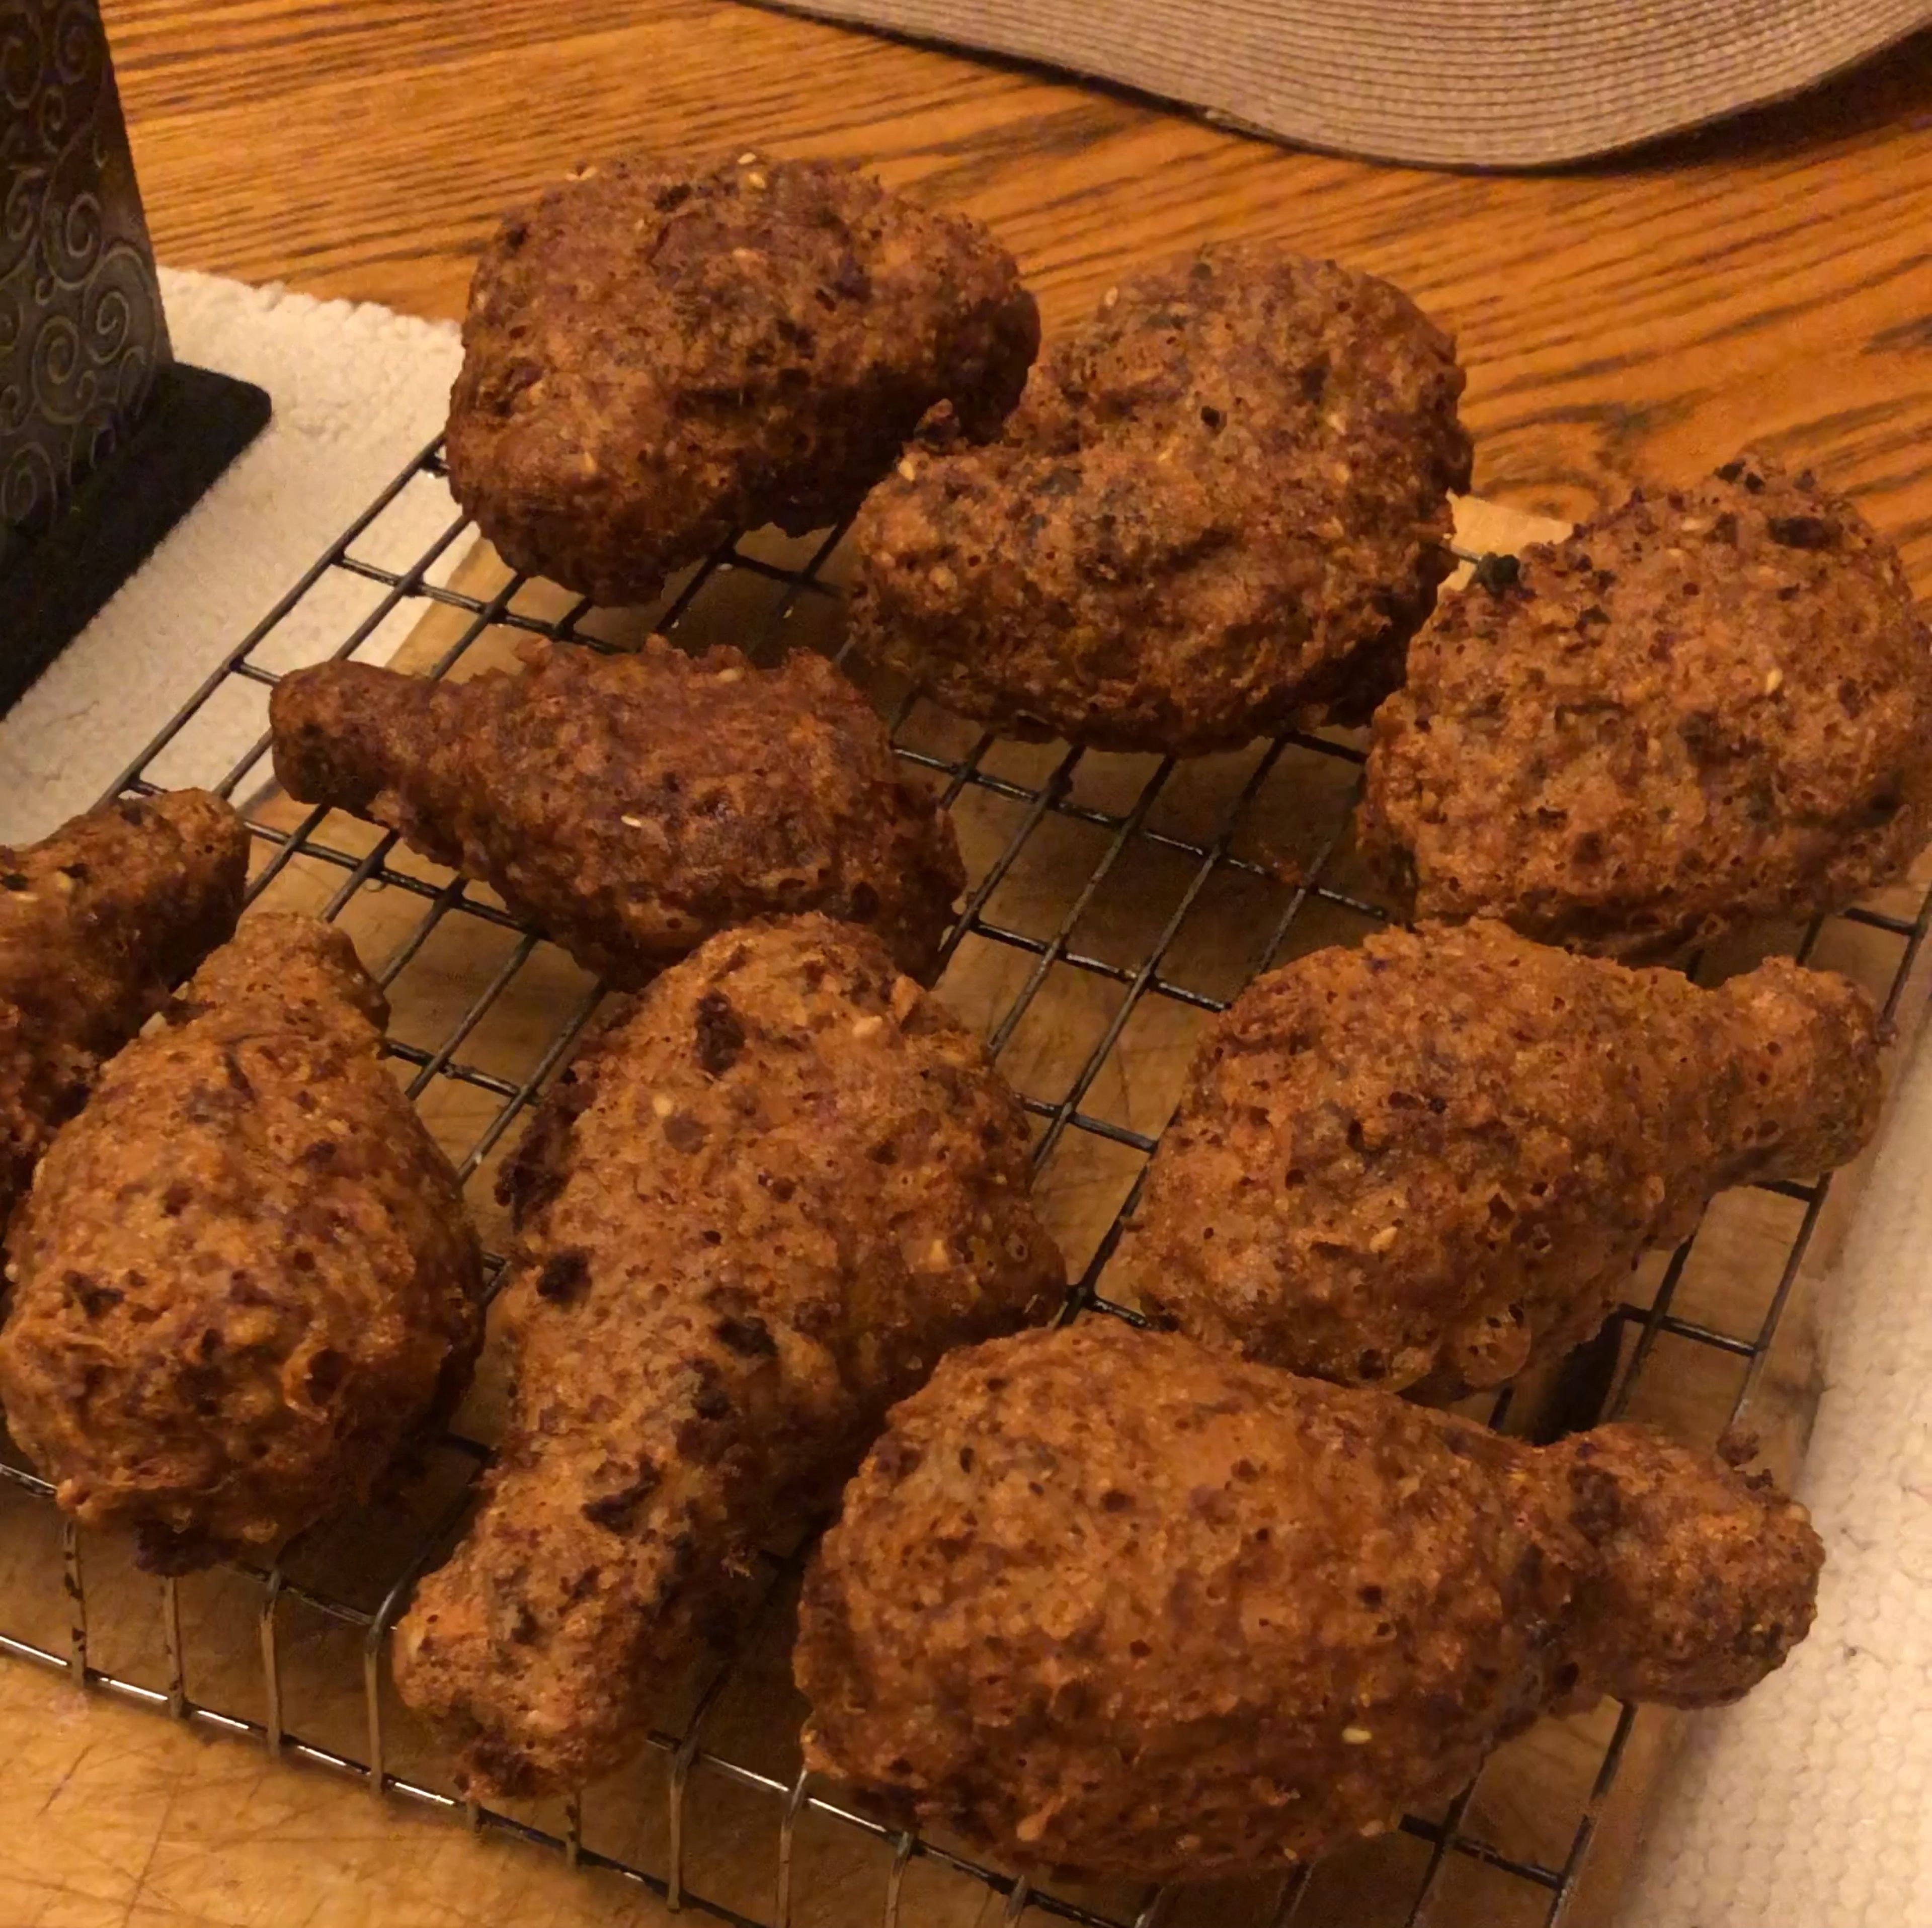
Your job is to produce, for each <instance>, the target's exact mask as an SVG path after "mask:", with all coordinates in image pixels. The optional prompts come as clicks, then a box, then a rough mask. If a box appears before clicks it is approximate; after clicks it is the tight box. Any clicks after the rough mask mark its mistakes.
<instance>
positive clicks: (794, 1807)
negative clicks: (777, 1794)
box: [772, 1768, 811, 1928]
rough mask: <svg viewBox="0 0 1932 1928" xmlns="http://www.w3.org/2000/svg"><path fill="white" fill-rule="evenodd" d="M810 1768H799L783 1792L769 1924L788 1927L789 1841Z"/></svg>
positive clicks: (802, 1805) (801, 1808) (802, 1808)
mask: <svg viewBox="0 0 1932 1928" xmlns="http://www.w3.org/2000/svg"><path fill="white" fill-rule="evenodd" d="M810 1784H811V1769H810V1768H799V1771H798V1779H797V1780H795V1781H793V1783H792V1784H791V1792H790V1793H789V1794H787V1795H786V1796H785V1804H784V1819H783V1820H781V1822H779V1823H778V1892H777V1894H775V1896H774V1897H772V1928H791V1870H792V1844H793V1840H794V1839H795V1837H796V1835H797V1833H798V1817H799V1816H800V1815H801V1814H802V1813H804V1811H805V1795H806V1791H807V1789H808V1787H809V1786H810Z"/></svg>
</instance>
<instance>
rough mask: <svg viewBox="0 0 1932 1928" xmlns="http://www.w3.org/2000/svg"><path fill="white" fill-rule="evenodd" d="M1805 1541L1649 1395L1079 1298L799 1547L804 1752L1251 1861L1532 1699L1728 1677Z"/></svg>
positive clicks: (890, 1814)
mask: <svg viewBox="0 0 1932 1928" xmlns="http://www.w3.org/2000/svg"><path fill="white" fill-rule="evenodd" d="M1822 1562H1823V1549H1822V1547H1821V1546H1820V1544H1819V1541H1818V1538H1817V1534H1814V1532H1813V1531H1811V1526H1810V1525H1809V1524H1808V1519H1807V1516H1806V1514H1805V1509H1804V1508H1803V1507H1800V1506H1798V1505H1796V1504H1793V1502H1791V1501H1789V1500H1787V1499H1786V1498H1784V1495H1781V1494H1780V1493H1778V1492H1775V1491H1774V1490H1772V1489H1771V1487H1770V1486H1769V1481H1768V1480H1764V1479H1763V1478H1757V1479H1746V1478H1745V1477H1742V1476H1741V1475H1739V1474H1737V1473H1736V1472H1734V1471H1731V1470H1730V1468H1728V1467H1727V1466H1725V1465H1722V1464H1721V1463H1720V1462H1718V1461H1716V1460H1714V1459H1709V1458H1707V1457H1706V1456H1704V1455H1702V1454H1700V1453H1692V1452H1689V1451H1687V1450H1685V1449H1684V1448H1683V1447H1679V1446H1677V1445H1675V1444H1672V1443H1671V1442H1670V1441H1667V1440H1666V1439H1664V1438H1662V1437H1661V1436H1660V1435H1655V1434H1653V1433H1652V1432H1648V1431H1646V1430H1645V1429H1642V1428H1640V1427H1636V1426H1604V1427H1602V1428H1601V1429H1598V1430H1597V1431H1595V1432H1588V1433H1582V1434H1577V1435H1573V1436H1571V1438H1568V1439H1567V1440H1565V1441H1562V1442H1561V1443H1559V1444H1557V1445H1555V1446H1552V1447H1544V1448H1543V1449H1541V1450H1538V1449H1537V1448H1535V1447H1529V1446H1526V1445H1525V1444H1522V1443H1521V1442H1520V1441H1514V1440H1508V1439H1505V1438H1500V1437H1499V1436H1498V1435H1495V1434H1493V1433H1490V1432H1485V1431H1484V1429H1481V1427H1479V1426H1475V1425H1473V1424H1472V1423H1470V1422H1469V1421H1467V1420H1460V1419H1457V1418H1455V1417H1452V1416H1451V1415H1449V1414H1445V1413H1440V1412H1436V1411H1431V1410H1430V1409H1429V1408H1424V1407H1418V1406H1415V1405H1411V1404H1410V1403H1409V1402H1406V1401H1404V1400H1401V1399H1394V1398H1392V1397H1391V1396H1389V1395H1388V1394H1386V1393H1374V1392H1363V1391H1358V1390H1346V1389H1344V1388H1342V1387H1334V1386H1327V1385H1324V1384H1320V1383H1319V1382H1318V1381H1313V1380H1306V1379H1296V1378H1291V1377H1289V1375H1287V1374H1286V1373H1281V1372H1276V1371H1274V1369H1271V1368H1270V1367H1267V1366H1253V1365H1250V1364H1247V1363H1244V1362H1243V1361H1241V1360H1233V1359H1229V1358H1227V1357H1224V1356H1223V1355H1220V1354H1215V1353H1211V1352H1208V1351H1205V1350H1203V1349H1202V1348H1200V1347H1199V1346H1197V1345H1195V1344H1194V1343H1193V1341H1191V1340H1190V1339H1185V1338H1184V1337H1182V1336H1180V1335H1178V1334H1163V1333H1137V1332H1135V1331H1133V1330H1131V1329H1130V1328H1129V1327H1127V1326H1125V1325H1124V1324H1121V1323H1120V1322H1119V1321H1114V1320H1111V1319H1101V1318H1096V1319H1090V1320H1087V1321H1082V1323H1081V1324H1078V1325H1076V1326H1075V1327H1071V1328H1069V1329H1067V1330H1062V1331H1057V1332H1043V1333H1026V1334H1023V1335H1022V1336H1019V1337H1018V1338H1015V1339H1004V1340H1001V1341H999V1342H996V1343H995V1344H992V1345H983V1346H980V1347H977V1348H974V1349H973V1350H972V1351H969V1352H965V1353H961V1354H956V1355H955V1356H954V1357H953V1358H951V1359H949V1360H945V1361H944V1362H943V1363H941V1366H940V1367H939V1369H938V1372H936V1373H935V1375H933V1378H932V1381H931V1382H930V1383H929V1384H928V1385H927V1386H926V1387H925V1388H924V1389H923V1390H922V1391H920V1392H919V1393H916V1394H915V1395H914V1396H913V1397H912V1398H910V1399H908V1400H907V1401H906V1402H905V1403H904V1405H901V1406H900V1407H898V1408H897V1409H896V1410H895V1411H894V1413H893V1414H892V1420H891V1423H890V1426H889V1430H888V1431H887V1432H886V1435H885V1436H884V1437H883V1438H882V1439H881V1440H880V1441H879V1443H878V1444H877V1446H876V1447H874V1449H873V1451H872V1453H871V1457H870V1458H869V1459H868V1460H867V1462H866V1463H865V1467H864V1468H863V1469H862V1471H861V1472H860V1473H859V1476H858V1477H857V1478H856V1480H854V1481H853V1483H852V1484H851V1486H850V1487H849V1488H847V1491H846V1495H845V1501H844V1513H843V1516H842V1518H841V1519H840V1521H839V1522H838V1525H836V1526H835V1527H834V1528H832V1531H831V1532H830V1533H829V1534H827V1535H826V1537H825V1540H824V1541H823V1544H822V1545H821V1546H820V1549H819V1551H818V1552H817V1555H816V1556H815V1558H814V1561H813V1564H812V1566H811V1569H810V1570H809V1571H808V1573H807V1575H806V1579H805V1594H804V1600H803V1603H802V1607H801V1609H800V1622H799V1639H798V1645H797V1648H796V1653H795V1655H794V1662H793V1665H794V1671H795V1672H796V1676H797V1679H798V1684H799V1687H800V1688H801V1689H802V1690H803V1691H804V1693H805V1695H806V1696H807V1697H808V1699H809V1700H810V1702H811V1718H810V1721H809V1723H808V1726H807V1727H806V1729H805V1764H806V1765H807V1766H808V1767H809V1768H812V1769H813V1770H814V1771H817V1772H819V1773H821V1774H829V1775H832V1776H834V1777H836V1778H837V1779H838V1780H841V1781H843V1782H844V1783H847V1785H849V1786H852V1787H853V1788H854V1789H856V1790H858V1791H859V1792H860V1793H861V1794H862V1795H863V1796H865V1798H868V1800H869V1801H871V1803H872V1804H873V1805H874V1807H877V1809H878V1810H879V1811H880V1813H882V1814H883V1816H885V1817H886V1818H887V1819H889V1821H890V1822H892V1825H895V1826H903V1827H906V1828H913V1827H924V1828H941V1829H944V1830H945V1831H947V1832H949V1833H950V1834H953V1835H955V1836H956V1837H961V1838H963V1839H964V1840H966V1841H967V1842H968V1843H972V1844H974V1845H975V1846H978V1847H980V1848H982V1849H985V1850H986V1852H989V1853H991V1854H994V1855H998V1856H1000V1857H1001V1858H1004V1859H1006V1860H1008V1861H1010V1862H1012V1863H1013V1864H1015V1865H1016V1866H1018V1867H1022V1868H1023V1869H1029V1870H1031V1869H1040V1868H1052V1867H1073V1868H1077V1869H1079V1870H1084V1871H1088V1872H1091V1873H1097V1874H1102V1875H1107V1876H1123V1877H1128V1878H1132V1879H1137V1880H1142V1881H1149V1882H1165V1881H1171V1880H1188V1879H1197V1878H1200V1879H1206V1878H1209V1877H1211V1876H1217V1875H1235V1874H1240V1873H1249V1872H1258V1871H1259V1870H1264V1869H1267V1868H1270V1867H1282V1866H1284V1865H1286V1864H1289V1863H1292V1862H1295V1861H1308V1860H1312V1859H1313V1858H1315V1857H1316V1856H1317V1855H1322V1854H1324V1853H1326V1852H1328V1851H1329V1850H1330V1849H1334V1848H1337V1847H1339V1846H1342V1845H1343V1843H1346V1842H1347V1841H1349V1840H1352V1839H1353V1838H1355V1837H1357V1836H1359V1835H1364V1834H1380V1833H1382V1831H1384V1830H1385V1829H1386V1828H1389V1827H1390V1826H1391V1825H1394V1823H1395V1822H1396V1821H1397V1819H1398V1817H1399V1816H1400V1814H1401V1813H1403V1810H1404V1809H1405V1808H1409V1809H1413V1808H1415V1807H1420V1806H1423V1805H1424V1804H1427V1803H1430V1802H1431V1801H1438V1800H1440V1799H1442V1798H1445V1797H1446V1796H1448V1795H1452V1794H1453V1793H1454V1792H1455V1791H1456V1790H1457V1789H1459V1788H1460V1787H1461V1786H1463V1785H1464V1784H1465V1783H1466V1782H1467V1781H1468V1780H1469V1779H1470V1777H1472V1775H1473V1774H1475V1771H1476V1769H1477V1768H1478V1765H1480V1764H1481V1762H1482V1759H1483V1758H1484V1756H1485V1755H1486V1754H1487V1753H1489V1751H1490V1750H1491V1749H1492V1748H1493V1747H1495V1746H1496V1744H1498V1743H1499V1741H1502V1740H1505V1739H1506V1738H1508V1737H1509V1736H1510V1735H1513V1734H1515V1733H1517V1732H1520V1731H1521V1730H1522V1729H1524V1728H1526V1727H1527V1726H1529V1724H1530V1723H1531V1722H1532V1720H1534V1719H1535V1717H1536V1716H1537V1715H1538V1713H1539V1712H1541V1711H1542V1710H1543V1709H1544V1708H1547V1707H1550V1706H1555V1705H1573V1706H1574V1705H1579V1704H1583V1703H1586V1702H1588V1701H1589V1699H1593V1698H1595V1696H1597V1695H1598V1694H1600V1693H1611V1694H1616V1695H1619V1696H1625V1697H1631V1698H1642V1699H1655V1700H1658V1701H1662V1702H1667V1703H1668V1704H1670V1705H1675V1706H1680V1707H1703V1706H1709V1705H1713V1704H1715V1703H1717V1702H1724V1701H1728V1700H1733V1699H1736V1698H1737V1697H1738V1696H1739V1695H1741V1694H1743V1693H1746V1692H1748V1690H1750V1689H1751V1687H1753V1686H1754V1685H1755V1684H1757V1682H1758V1681H1760V1680H1761V1679H1762V1678H1763V1677H1764V1675H1766V1674H1767V1673H1769V1672H1770V1671H1771V1670H1772V1669H1773V1668H1775V1667H1776V1666H1778V1665H1780V1664H1781V1663H1782V1661H1783V1660H1784V1657H1785V1656H1786V1655H1787V1654H1788V1653H1789V1652H1790V1650H1791V1648H1793V1646H1794V1645H1796V1643H1797V1642H1799V1640H1801V1639H1802V1638H1803V1637H1804V1636H1805V1632H1806V1630H1808V1627H1810V1625H1811V1616H1812V1609H1813V1603H1814V1596H1815V1593H1816V1589H1817V1577H1818V1572H1819V1568H1820V1565H1821V1564H1822Z"/></svg>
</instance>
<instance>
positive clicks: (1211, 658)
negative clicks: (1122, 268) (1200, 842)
mask: <svg viewBox="0 0 1932 1928" xmlns="http://www.w3.org/2000/svg"><path fill="white" fill-rule="evenodd" d="M1462 389H1463V373H1462V370H1460V368H1459V367H1457V364H1456V358H1455V352H1454V345H1453V344H1452V343H1451V341H1450V340H1449V338H1448V336H1446V335H1445V334H1443V333H1442V331H1441V330H1440V329H1439V328H1436V326H1435V325H1434V324H1433V323H1432V322H1430V320H1429V319H1427V316H1424V314H1423V313H1421V311H1420V310H1418V308H1416V307H1415V305H1414V304H1412V302H1411V301H1409V298H1408V297H1407V296H1406V295H1404V294H1403V293H1402V292H1400V290H1399V289H1395V288H1393V287H1391V286H1389V284H1388V283H1387V282H1385V281H1379V280H1376V279H1374V278H1373V277H1371V276H1369V275H1365V274H1356V273H1354V272H1352V271H1350V270H1349V269H1346V268H1340V267H1337V265H1335V264H1334V262H1316V261H1304V260H1301V259H1298V258H1296V257H1295V256H1292V255H1289V254H1285V253H1282V252H1281V251H1280V250H1279V249H1277V248H1275V247H1272V246H1270V245H1269V244H1266V243H1262V242H1250V243H1245V244H1236V245H1229V246H1222V247H1211V248H1208V249H1205V250H1202V252H1201V253H1199V254H1196V255H1193V256H1187V257H1184V259H1181V260H1178V261H1176V262H1172V263H1170V264H1169V265H1166V266H1163V267H1162V268H1157V269H1155V270H1154V271H1152V272H1151V273H1149V274H1145V275H1143V276H1141V277H1139V278H1138V279H1136V280H1133V281H1131V282H1128V283H1124V284H1123V286H1121V287H1120V288H1119V289H1117V290H1115V291H1114V292H1111V293H1110V294H1109V295H1108V297H1107V298H1106V301H1104V302H1103V304H1102V305H1101V307H1100V311H1099V313H1097V315H1096V316H1094V319H1092V320H1091V321H1090V322H1088V323H1087V324H1086V325H1085V326H1084V327H1083V328H1079V329H1078V330H1076V331H1074V332H1073V333H1072V334H1069V335H1067V336H1066V337H1064V338H1063V339H1061V340H1058V341H1056V342H1055V343H1053V344H1052V346H1050V348H1049V351H1048V352H1047V354H1046V356H1045V357H1044V358H1043V360H1042V361H1041V364H1040V367H1038V368H1037V369H1036V370H1034V375H1033V378H1032V379H1031V382H1029V383H1028V387H1027V392H1026V397H1025V400H1024V401H1023V402H1022V405H1021V406H1020V408H1019V410H1018V411H1017V412H1016V413H1015V414H1014V415H1013V418H1012V419H1011V420H1010V421H1009V422H1008V423H1007V427H1006V429H1005V430H1004V433H1002V434H1001V436H999V437H998V439H997V440H995V441H994V442H991V443H990V444H989V445H987V446H986V447H984V448H971V447H960V446H956V445H955V444H954V442H953V438H952V435H951V424H948V423H947V422H945V421H943V420H942V421H938V422H937V423H935V424H933V425H932V433H930V434H929V436H928V437H927V438H926V440H925V442H924V444H923V445H922V447H921V448H919V449H918V450H916V451H914V452H913V454H910V456H908V457H907V460H906V461H905V462H904V463H901V465H900V466H899V469H898V473H897V474H896V475H895V476H892V477H890V478H887V480H886V481H885V482H884V483H883V484H882V485H881V486H880V488H879V489H878V490H877V491H876V492H875V493H874V494H873V496H871V499H869V500H868V502H867V503H866V505H865V508H864V509H863V510H862V511H861V513H860V515H859V520H858V523H857V524H856V529H855V536H854V541H855V546H856V553H857V556H858V563H857V568H856V573H855V575H854V578H853V587H852V625H853V634H854V636H855V637H856V639H857V640H858V643H859V647H860V648H861V649H863V650H865V652H868V654H870V655H873V656H874V657H877V658H880V659H882V660H883V661H886V662H889V663H891V664H894V665H895V666H896V667H898V668H901V669H902V670H904V671H905V672H906V673H908V674H910V675H911V676H915V677H916V678H917V679H919V680H920V681H921V682H923V683H924V684H926V686H927V687H928V688H929V690H930V691H931V693H932V694H933V695H934V697H936V698H937V699H938V700H939V701H940V702H941V703H945V704H946V705H947V706H949V707H950V708H951V709H956V710H957V711H959V712H960V713H961V714H962V715H966V716H971V717H977V718H980V719H982V720H983V721H986V722H988V723H992V724H998V725H999V726H1000V727H1002V728H1004V729H1007V730H1011V731H1013V732H1015V733H1019V734H1022V735H1035V736H1037V735H1048V736H1067V737H1069V738H1070V739H1073V741H1075V742H1082V743H1089V744H1094V745H1098V746H1100V747H1101V748H1106V749H1120V750H1160V751H1173V752H1176V753H1186V752H1191V751H1203V750H1212V749H1218V748H1228V747H1231V746H1232V745H1236V744H1238V743H1241V742H1244V741H1246V740H1247V739H1248V738H1249V737H1250V736H1256V735H1258V734H1263V733H1272V732H1274V731H1277V730H1282V729H1284V728H1286V727H1289V725H1291V724H1312V723H1316V722H1324V721H1335V722H1340V721H1355V722H1361V721H1367V718H1368V715H1369V712H1370V711H1371V710H1372V709H1373V708H1374V706H1376V703H1379V701H1380V700H1382V697H1385V696H1386V695H1387V694H1388V692H1389V691H1391V689H1393V688H1395V687H1396V686H1397V684H1399V683H1400V681H1401V680H1402V669H1403V655H1404V652H1405V650H1406V646H1407V645H1408V642H1409V637H1410V636H1411V634H1412V633H1413V632H1414V631H1415V627H1416V625H1417V624H1418V623H1419V622H1421V620H1422V619H1423V618H1424V616H1426V615H1427V613H1428V612H1429V610H1430V607H1431V605H1432V604H1433V602H1434V601H1435V596H1436V585H1437V583H1439V582H1440V581H1441V580H1442V577H1444V576H1445V574H1447V573H1448V570H1449V568H1450V567H1451V561H1450V557H1449V554H1448V540H1449V535H1450V526H1451V525H1450V514H1449V504H1448V491H1449V490H1452V489H1461V488H1466V487H1468V486H1469V438H1468V436H1466V434H1465V433H1463V429H1462V427H1461V425H1460V423H1459V422H1458V421H1457V415H1456V403H1457V397H1458V396H1459V395H1460V394H1461V393H1462Z"/></svg>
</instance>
